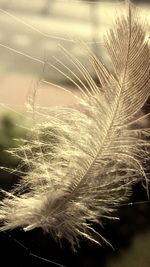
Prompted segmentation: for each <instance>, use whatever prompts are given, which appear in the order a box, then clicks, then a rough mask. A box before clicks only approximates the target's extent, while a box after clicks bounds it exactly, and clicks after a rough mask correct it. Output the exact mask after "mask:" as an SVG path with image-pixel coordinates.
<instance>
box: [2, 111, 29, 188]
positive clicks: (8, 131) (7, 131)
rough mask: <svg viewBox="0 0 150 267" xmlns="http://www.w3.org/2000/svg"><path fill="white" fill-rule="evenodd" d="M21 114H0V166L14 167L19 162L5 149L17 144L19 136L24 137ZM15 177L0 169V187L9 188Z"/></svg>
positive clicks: (24, 131)
mask: <svg viewBox="0 0 150 267" xmlns="http://www.w3.org/2000/svg"><path fill="white" fill-rule="evenodd" d="M22 124H23V122H22V116H21V114H20V115H16V114H15V113H10V112H7V113H4V114H2V115H1V116H0V166H1V167H6V168H11V169H12V168H15V167H17V165H18V164H19V159H18V158H15V157H13V156H12V155H11V154H10V153H8V151H7V150H9V149H11V148H13V147H17V146H19V144H20V142H19V141H18V140H17V139H19V138H24V137H25V135H26V130H25V129H24V128H22V127H21V126H19V125H22ZM16 179H17V178H16V177H15V175H13V174H10V173H9V172H6V171H4V170H0V187H2V188H4V189H5V188H9V187H11V186H12V185H13V183H14V181H15V180H16Z"/></svg>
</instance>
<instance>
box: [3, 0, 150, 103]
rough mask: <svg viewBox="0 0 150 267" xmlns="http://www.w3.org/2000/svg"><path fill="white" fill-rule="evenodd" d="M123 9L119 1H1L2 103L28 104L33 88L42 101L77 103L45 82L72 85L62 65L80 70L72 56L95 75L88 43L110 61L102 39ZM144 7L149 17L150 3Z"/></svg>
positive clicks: (65, 93)
mask: <svg viewBox="0 0 150 267" xmlns="http://www.w3.org/2000/svg"><path fill="white" fill-rule="evenodd" d="M119 8H122V7H121V5H120V4H119V3H118V4H116V3H115V1H111V2H109V1H104V2H102V1H99V2H97V3H96V2H94V1H93V2H92V3H90V2H88V1H71V0H70V1H69V0H60V1H57V0H49V1H48V0H45V1H44V0H32V1H26V0H0V25H1V26H0V62H1V64H0V103H5V104H8V105H13V106H14V107H16V108H18V107H19V108H22V106H23V105H24V103H25V102H26V101H27V98H28V96H29V94H30V91H32V90H33V89H37V98H36V101H37V103H39V104H41V105H46V106H49V105H50V106H51V105H52V106H56V105H62V104H65V105H66V104H67V105H70V104H72V103H74V102H75V97H74V96H73V95H72V94H69V93H67V92H65V91H63V90H61V89H60V88H56V87H54V86H53V85H49V84H48V83H45V82H43V81H47V82H50V83H57V84H59V86H62V87H65V88H68V86H69V87H71V88H72V87H73V84H72V83H71V82H69V83H68V80H67V78H66V76H65V75H64V74H62V73H60V71H59V70H58V69H57V68H59V69H61V71H63V72H65V74H66V75H69V73H70V72H69V70H70V69H71V70H72V71H74V67H73V63H72V62H71V60H70V61H69V58H71V55H73V56H75V57H76V58H78V59H79V60H80V61H81V62H82V63H83V64H84V65H85V66H86V68H87V67H88V69H89V72H90V73H91V75H93V70H92V68H91V67H90V65H89V63H88V60H87V49H86V46H85V44H88V46H89V48H90V49H91V50H92V51H93V52H94V53H96V55H97V56H101V57H103V58H104V61H105V63H106V64H107V61H108V58H107V56H106V54H105V52H104V48H103V38H102V37H103V34H104V32H105V31H106V29H107V28H109V26H110V25H111V24H112V22H113V18H114V17H115V16H116V14H117V12H119V11H118V10H119ZM141 10H142V12H143V14H144V15H145V16H146V17H148V14H149V7H148V6H147V5H143V6H142V7H141ZM83 43H84V44H83ZM61 46H62V47H64V48H65V49H66V50H67V51H68V52H69V53H71V55H68V56H66V55H65V54H64V50H63V49H62V48H61ZM60 60H61V61H62V63H60V62H58V61H60ZM63 64H65V65H66V64H67V68H68V69H69V70H68V69H67V68H65V66H64V65H63ZM73 93H75V91H74V90H73Z"/></svg>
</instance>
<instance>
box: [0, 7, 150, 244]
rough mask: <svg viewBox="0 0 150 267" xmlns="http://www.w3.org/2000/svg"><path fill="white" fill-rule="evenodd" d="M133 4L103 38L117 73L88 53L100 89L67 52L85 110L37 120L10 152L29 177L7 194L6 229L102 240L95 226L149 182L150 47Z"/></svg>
mask: <svg viewBox="0 0 150 267" xmlns="http://www.w3.org/2000/svg"><path fill="white" fill-rule="evenodd" d="M128 6H129V11H128V12H127V13H128V14H127V15H120V16H119V17H118V18H117V19H116V22H115V25H114V26H113V27H112V29H110V31H109V32H108V34H106V36H105V38H104V44H105V46H106V48H107V51H108V54H109V56H110V59H111V62H112V64H113V72H112V73H110V72H109V71H108V69H107V68H106V67H105V66H104V64H103V63H102V62H101V61H100V60H98V59H97V58H96V57H95V55H93V54H92V53H91V52H89V60H90V62H91V64H92V65H93V67H94V69H95V72H96V74H97V77H98V79H99V81H100V84H101V88H99V86H98V85H97V84H96V82H95V81H94V80H93V78H92V77H91V76H90V75H89V73H88V71H87V69H86V68H85V67H84V66H83V65H82V64H81V63H80V62H79V61H78V60H77V59H75V58H74V57H73V56H72V55H70V54H69V53H68V52H67V51H64V53H65V56H66V57H67V58H70V60H71V61H72V62H73V65H74V67H75V68H76V69H77V70H78V71H79V72H80V74H82V77H83V80H82V81H81V80H80V79H79V78H78V77H77V75H75V73H74V76H75V78H76V79H77V82H76V85H77V87H78V88H79V89H80V90H81V92H82V97H81V99H80V100H79V106H78V108H77V109H76V108H56V109H51V110H49V113H48V114H47V115H44V114H39V115H40V116H41V123H36V124H35V125H34V126H33V129H32V131H31V135H30V138H28V140H24V143H23V145H22V146H21V147H19V148H18V149H17V148H16V149H14V150H12V151H11V153H12V154H15V156H18V157H20V158H21V160H22V162H23V164H25V165H26V166H27V167H28V172H27V174H26V175H25V176H23V177H22V179H21V181H20V185H17V187H16V188H15V189H14V190H13V191H11V192H9V193H8V192H4V194H5V198H4V199H3V201H1V204H0V220H1V222H3V226H2V227H1V230H7V229H13V228H15V227H23V228H24V230H25V231H27V230H31V229H33V228H36V227H41V228H42V229H43V230H44V231H46V232H49V233H51V234H52V235H53V237H54V238H55V239H61V238H66V239H67V240H68V241H69V242H70V243H71V245H72V246H73V247H74V246H75V245H78V241H79V238H80V236H84V237H86V238H88V239H91V240H93V241H95V242H99V240H98V239H97V238H95V233H94V229H93V228H92V223H93V222H97V223H98V222H101V219H102V218H103V217H112V215H111V213H112V211H113V210H114V208H115V206H116V205H117V204H118V203H120V202H121V201H124V200H126V199H127V197H128V196H129V194H130V190H131V186H132V184H133V183H135V182H137V181H139V180H141V179H143V178H144V179H145V181H146V182H147V177H146V171H145V169H144V164H143V163H144V162H145V158H147V157H148V153H147V152H146V148H147V146H149V141H148V137H149V129H144V128H143V129H141V128H139V125H138V123H137V122H138V121H140V120H141V119H142V118H141V117H140V115H139V114H140V110H141V108H142V107H143V105H144V103H145V102H146V100H147V98H148V97H149V94H150V49H149V46H148V41H147V40H146V39H145V35H146V33H145V28H144V25H143V24H142V23H141V22H140V19H139V17H138V15H137V13H136V11H135V10H133V7H131V4H130V3H129V5H128ZM59 63H60V64H61V65H62V64H63V63H62V62H61V61H59ZM97 237H98V233H97ZM101 238H102V239H104V238H103V237H101Z"/></svg>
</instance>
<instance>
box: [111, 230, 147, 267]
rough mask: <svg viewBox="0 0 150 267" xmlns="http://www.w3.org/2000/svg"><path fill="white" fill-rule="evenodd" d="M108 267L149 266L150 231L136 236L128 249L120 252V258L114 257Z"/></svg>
mask: <svg viewBox="0 0 150 267" xmlns="http://www.w3.org/2000/svg"><path fill="white" fill-rule="evenodd" d="M107 266H108V267H149V266H150V231H147V232H146V233H143V234H139V235H137V236H135V237H134V238H133V240H132V242H131V245H130V247H129V248H128V249H126V250H122V251H120V253H119V258H118V259H115V260H114V259H112V260H111V261H110V262H109V263H108V265H107Z"/></svg>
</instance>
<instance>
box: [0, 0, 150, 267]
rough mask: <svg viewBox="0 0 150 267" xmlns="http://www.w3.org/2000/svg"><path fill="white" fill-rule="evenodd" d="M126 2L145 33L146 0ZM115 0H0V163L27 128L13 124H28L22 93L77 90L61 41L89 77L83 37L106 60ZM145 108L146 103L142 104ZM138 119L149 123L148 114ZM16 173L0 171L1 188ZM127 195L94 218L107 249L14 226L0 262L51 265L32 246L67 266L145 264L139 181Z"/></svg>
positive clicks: (60, 94) (69, 101)
mask: <svg viewBox="0 0 150 267" xmlns="http://www.w3.org/2000/svg"><path fill="white" fill-rule="evenodd" d="M133 2H134V3H135V5H137V6H138V7H139V8H140V9H141V13H142V15H143V16H144V17H146V18H147V20H148V24H147V34H148V35H149V33H150V28H149V15H150V5H149V4H150V1H148V0H147V1H138V0H135V1H133ZM122 3H123V1H86V0H82V1H80V0H78V1H76V0H59V1H58V0H32V1H28V0H0V166H4V167H9V168H15V167H17V165H18V164H19V161H18V160H16V159H14V158H12V157H10V156H9V154H8V153H7V152H6V150H7V149H9V148H11V147H15V146H16V145H19V144H18V142H17V141H16V140H15V139H16V138H20V137H21V138H23V137H24V136H25V135H26V134H27V130H25V129H24V128H22V127H20V125H22V124H24V125H27V124H28V122H27V118H26V115H25V103H26V102H27V101H28V99H29V97H30V96H32V95H33V94H34V93H35V92H36V93H35V94H36V97H35V99H34V100H35V102H36V104H38V105H40V106H46V107H49V106H56V105H74V104H75V101H76V99H75V97H73V96H72V94H69V93H67V92H65V91H63V90H61V89H59V88H58V86H61V87H64V88H67V89H69V90H70V91H72V92H73V93H74V94H77V93H78V92H77V91H76V89H75V82H76V81H75V80H74V82H73V81H71V80H68V78H67V77H66V75H69V76H70V75H71V73H70V72H69V69H70V70H71V71H75V70H74V66H73V64H72V62H71V60H69V59H68V58H71V56H70V55H68V57H66V56H65V55H64V52H63V51H64V50H63V48H64V49H66V51H68V52H69V53H70V54H71V55H73V56H75V57H76V58H77V59H79V60H80V62H82V63H83V64H84V66H86V67H88V70H89V72H90V73H91V75H92V76H93V78H94V79H95V80H96V77H95V74H94V71H93V69H92V67H91V66H90V64H89V61H88V56H87V51H86V46H85V44H86V45H88V47H89V48H90V49H91V50H92V51H93V52H94V53H95V54H96V56H97V57H101V58H103V61H104V62H105V64H109V59H108V58H107V55H106V52H105V50H104V46H103V34H104V33H105V31H106V30H107V29H108V28H109V26H110V25H111V24H112V22H113V20H114V17H115V16H116V15H117V12H118V10H119V9H120V8H121V9H122V8H123V5H122ZM62 47H63V48H62ZM60 61H61V62H62V63H61V62H60ZM63 64H65V65H66V66H67V68H68V69H66V68H65V67H64V65H63ZM64 73H65V74H66V75H64ZM70 77H72V78H73V76H70ZM57 85H58V86H57ZM145 109H146V110H147V111H148V105H147V106H146V107H145ZM145 123H146V124H147V125H149V122H148V121H146V122H145ZM18 179H19V177H17V176H16V175H15V174H12V173H11V174H9V173H7V172H6V171H1V172H0V187H1V188H3V189H6V190H9V189H11V188H12V186H13V185H14V183H16V182H17V181H18ZM143 201H144V203H143ZM145 201H146V202H145ZM129 202H131V203H136V202H141V203H139V204H135V205H134V204H133V205H131V204H129V205H123V206H122V207H120V208H119V210H118V211H116V214H115V215H116V216H118V217H119V218H120V220H119V221H107V220H106V221H103V224H104V227H103V228H102V227H98V226H96V225H95V229H96V230H98V231H99V232H100V234H102V235H103V236H104V237H105V238H107V239H108V240H109V242H110V243H111V244H112V246H113V249H112V248H111V247H109V246H106V245H105V244H103V246H102V247H99V246H97V245H95V244H91V243H89V242H87V241H84V240H81V248H80V249H79V250H78V251H77V253H73V252H72V251H71V250H70V248H69V246H68V244H66V243H65V242H64V243H63V247H62V248H59V245H58V244H56V243H55V242H54V241H53V240H52V239H51V237H50V236H46V235H43V234H42V232H41V231H40V230H39V229H37V230H35V231H32V232H29V233H24V232H23V231H21V230H18V229H17V230H14V231H12V232H11V233H8V232H7V233H1V234H0V245H1V250H0V255H1V263H0V265H1V266H7V264H8V262H9V260H11V265H12V266H13V265H14V266H32V265H33V266H55V265H54V264H52V263H50V262H46V261H44V260H42V259H38V258H35V257H33V256H32V255H30V252H32V253H35V254H37V255H40V256H41V257H43V258H47V259H50V260H52V261H54V262H58V263H60V264H62V265H64V266H67V267H72V266H79V267H81V266H83V267H91V266H92V267H100V266H101V267H149V266H150V254H149V249H150V226H149V225H150V203H149V202H148V198H147V195H146V191H145V189H144V188H143V187H142V185H141V184H139V185H136V186H135V187H134V189H133V195H132V197H131V199H130V200H129ZM23 246H25V247H26V248H27V249H25V247H23ZM18 255H19V256H20V257H21V259H20V257H19V256H18ZM2 259H4V263H2ZM8 266H10V265H9V264H8Z"/></svg>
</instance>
